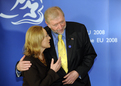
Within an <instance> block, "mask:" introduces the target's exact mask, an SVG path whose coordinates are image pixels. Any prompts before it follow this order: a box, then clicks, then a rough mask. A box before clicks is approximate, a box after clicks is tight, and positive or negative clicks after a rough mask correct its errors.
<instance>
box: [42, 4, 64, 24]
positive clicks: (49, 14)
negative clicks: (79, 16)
mask: <svg viewBox="0 0 121 86" xmlns="http://www.w3.org/2000/svg"><path fill="white" fill-rule="evenodd" d="M60 13H62V14H63V16H64V13H63V11H62V10H61V8H59V7H57V6H55V7H51V8H48V9H47V10H46V11H45V13H44V18H45V21H46V22H47V23H49V19H54V18H57V17H58V16H59V14H60Z"/></svg>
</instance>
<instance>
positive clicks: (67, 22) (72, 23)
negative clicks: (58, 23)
mask: <svg viewBox="0 0 121 86" xmlns="http://www.w3.org/2000/svg"><path fill="white" fill-rule="evenodd" d="M66 24H67V25H82V26H83V25H84V24H82V23H79V22H72V21H66Z"/></svg>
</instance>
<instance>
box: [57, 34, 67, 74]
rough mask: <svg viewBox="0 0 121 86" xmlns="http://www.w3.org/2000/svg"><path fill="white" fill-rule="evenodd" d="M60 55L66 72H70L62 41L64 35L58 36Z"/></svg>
mask: <svg viewBox="0 0 121 86" xmlns="http://www.w3.org/2000/svg"><path fill="white" fill-rule="evenodd" d="M58 54H59V57H61V65H62V68H63V69H64V70H65V72H66V73H67V72H68V66H67V65H68V63H67V54H66V48H65V44H64V42H63V40H62V35H58Z"/></svg>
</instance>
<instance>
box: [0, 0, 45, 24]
mask: <svg viewBox="0 0 121 86" xmlns="http://www.w3.org/2000/svg"><path fill="white" fill-rule="evenodd" d="M33 1H34V0H16V2H15V4H14V6H13V7H12V8H11V9H10V11H12V10H14V9H15V8H16V7H17V6H18V5H19V4H24V6H23V7H21V8H20V10H24V9H28V8H29V9H30V12H28V13H26V14H24V15H23V18H22V19H21V20H19V21H16V22H11V23H12V24H14V25H19V24H22V23H30V24H40V23H41V22H42V21H43V19H44V16H43V13H42V12H41V11H42V9H43V8H44V6H43V5H42V6H41V7H39V4H40V3H38V2H35V1H34V3H31V2H33ZM40 2H41V3H43V2H42V0H40ZM18 16H19V14H15V15H7V14H4V13H0V17H3V18H15V17H18ZM27 16H29V17H30V19H28V18H26V17H27ZM38 16H39V17H38ZM36 18H37V19H36Z"/></svg>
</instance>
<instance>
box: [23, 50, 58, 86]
mask: <svg viewBox="0 0 121 86" xmlns="http://www.w3.org/2000/svg"><path fill="white" fill-rule="evenodd" d="M44 55H45V59H46V57H48V54H46V52H44ZM24 60H27V61H30V62H31V63H32V66H31V67H30V69H29V70H27V71H24V72H22V76H23V86H50V85H51V84H52V83H53V82H54V81H56V80H57V79H58V78H59V76H58V74H57V73H55V72H54V71H53V70H52V69H50V64H48V60H47V59H46V62H47V66H45V65H44V64H43V63H42V62H41V61H40V60H39V59H38V58H34V57H33V56H26V57H25V59H24Z"/></svg>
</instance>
